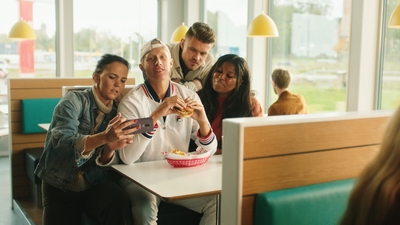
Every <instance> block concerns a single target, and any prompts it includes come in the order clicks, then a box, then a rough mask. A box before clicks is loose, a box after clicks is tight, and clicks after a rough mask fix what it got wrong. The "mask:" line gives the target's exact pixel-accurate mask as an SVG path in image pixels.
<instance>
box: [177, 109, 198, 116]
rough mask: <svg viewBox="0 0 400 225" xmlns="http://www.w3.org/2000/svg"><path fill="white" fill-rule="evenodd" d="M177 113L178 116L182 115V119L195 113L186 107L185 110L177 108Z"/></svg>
mask: <svg viewBox="0 0 400 225" xmlns="http://www.w3.org/2000/svg"><path fill="white" fill-rule="evenodd" d="M175 111H176V113H177V114H178V115H180V116H182V117H191V116H192V114H193V112H194V109H192V108H190V107H186V108H183V109H179V108H175Z"/></svg>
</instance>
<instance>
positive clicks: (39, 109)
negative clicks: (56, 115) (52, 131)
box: [21, 98, 60, 134]
mask: <svg viewBox="0 0 400 225" xmlns="http://www.w3.org/2000/svg"><path fill="white" fill-rule="evenodd" d="M59 101H60V98H33V99H23V100H21V117H22V118H21V119H22V133H23V134H35V133H45V132H46V131H45V130H43V129H42V128H40V127H39V126H38V124H39V123H50V122H51V118H52V116H53V111H54V107H55V106H56V105H57V103H58V102H59Z"/></svg>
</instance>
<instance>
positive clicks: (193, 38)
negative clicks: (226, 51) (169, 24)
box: [169, 22, 216, 91]
mask: <svg viewBox="0 0 400 225" xmlns="http://www.w3.org/2000/svg"><path fill="white" fill-rule="evenodd" d="M215 42H216V37H215V32H214V31H213V29H211V27H210V26H208V25H207V24H205V23H202V22H196V23H194V24H193V25H192V26H191V27H189V29H188V31H187V32H186V35H185V38H184V39H182V40H181V41H180V42H179V43H177V44H172V45H170V46H169V48H170V51H171V56H172V59H173V61H174V64H173V67H172V72H171V80H172V81H174V82H177V83H180V84H183V85H184V86H186V87H187V88H189V89H191V90H194V91H198V90H200V89H201V88H202V82H203V79H204V78H205V76H207V74H208V71H210V69H211V67H212V66H213V65H214V62H215V59H214V58H213V57H212V56H211V55H210V51H211V49H212V48H213V47H214V44H215Z"/></svg>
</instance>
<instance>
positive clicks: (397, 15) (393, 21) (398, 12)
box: [388, 4, 400, 28]
mask: <svg viewBox="0 0 400 225" xmlns="http://www.w3.org/2000/svg"><path fill="white" fill-rule="evenodd" d="M388 27H389V28H400V4H399V5H398V6H397V7H396V9H395V10H394V11H393V13H392V16H390V20H389V25H388Z"/></svg>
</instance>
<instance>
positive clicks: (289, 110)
mask: <svg viewBox="0 0 400 225" xmlns="http://www.w3.org/2000/svg"><path fill="white" fill-rule="evenodd" d="M271 80H272V87H273V89H274V92H275V94H277V95H278V100H276V102H274V103H273V104H272V105H271V106H270V107H269V109H268V116H277V115H290V114H307V113H308V108H307V105H306V100H305V99H304V97H303V96H301V95H296V94H292V93H290V92H289V91H288V90H287V89H288V87H289V84H290V81H291V78H290V72H289V71H288V70H284V69H275V70H274V71H273V72H272V75H271Z"/></svg>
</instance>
